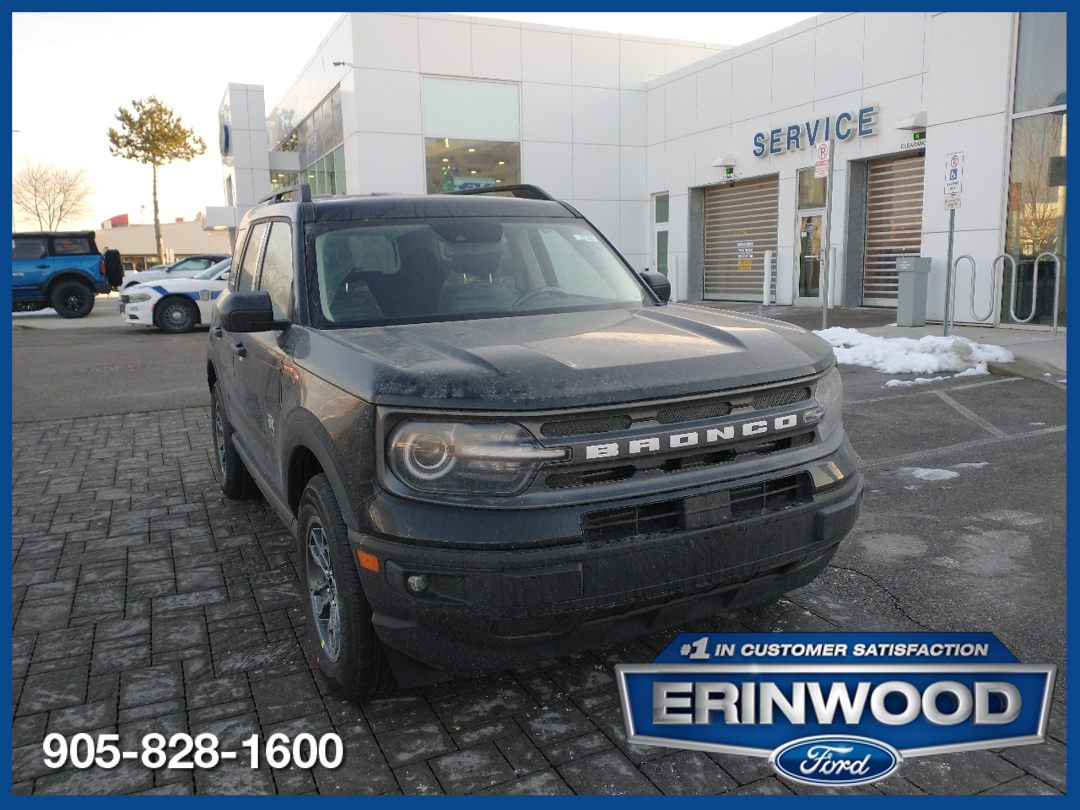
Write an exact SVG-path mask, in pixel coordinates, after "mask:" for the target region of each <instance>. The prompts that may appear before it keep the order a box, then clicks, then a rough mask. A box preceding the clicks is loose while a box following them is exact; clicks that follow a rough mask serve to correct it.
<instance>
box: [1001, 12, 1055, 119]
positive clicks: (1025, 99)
mask: <svg viewBox="0 0 1080 810" xmlns="http://www.w3.org/2000/svg"><path fill="white" fill-rule="evenodd" d="M1065 42H1066V39H1065V12H1064V11H1059V12H1050V11H1024V12H1021V14H1020V39H1019V43H1018V46H1017V52H1016V91H1015V94H1014V100H1013V112H1014V113H1022V112H1029V111H1031V110H1045V109H1046V108H1047V107H1058V106H1061V105H1063V104H1065Z"/></svg>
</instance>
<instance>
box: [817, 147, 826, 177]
mask: <svg viewBox="0 0 1080 810" xmlns="http://www.w3.org/2000/svg"><path fill="white" fill-rule="evenodd" d="M828 176H829V142H828V141H822V142H821V143H819V144H817V145H816V146H815V147H814V177H828Z"/></svg>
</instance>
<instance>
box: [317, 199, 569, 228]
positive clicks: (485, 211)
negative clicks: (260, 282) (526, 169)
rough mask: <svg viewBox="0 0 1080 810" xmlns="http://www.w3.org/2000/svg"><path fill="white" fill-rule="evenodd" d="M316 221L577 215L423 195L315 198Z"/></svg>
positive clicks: (530, 204)
mask: <svg viewBox="0 0 1080 810" xmlns="http://www.w3.org/2000/svg"><path fill="white" fill-rule="evenodd" d="M312 202H313V203H315V221H316V222H336V221H343V220H357V219H420V218H434V217H559V218H562V219H571V218H574V217H575V216H576V215H575V214H574V213H573V212H572V211H570V210H569V209H567V207H566V206H564V205H563V204H562V203H560V202H555V201H553V200H527V199H521V198H518V197H495V196H491V197H481V196H472V195H469V196H466V195H460V196H459V195H453V194H429V195H423V196H415V197H411V196H404V195H403V196H398V195H390V194H387V195H382V194H378V195H371V196H357V197H322V198H319V197H315V198H313V199H312Z"/></svg>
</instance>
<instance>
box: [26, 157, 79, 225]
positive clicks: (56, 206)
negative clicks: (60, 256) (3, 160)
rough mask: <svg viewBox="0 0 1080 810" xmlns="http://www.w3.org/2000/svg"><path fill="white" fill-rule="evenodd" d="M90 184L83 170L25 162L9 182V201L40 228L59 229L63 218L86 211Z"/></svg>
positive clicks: (69, 217)
mask: <svg viewBox="0 0 1080 810" xmlns="http://www.w3.org/2000/svg"><path fill="white" fill-rule="evenodd" d="M93 193H94V188H93V186H91V185H90V183H89V182H88V181H87V179H86V170H85V169H68V168H65V167H63V166H52V165H50V164H47V163H35V162H34V161H27V162H26V163H25V164H24V165H23V167H22V169H20V170H19V172H18V174H16V175H15V179H14V180H12V182H11V202H12V204H13V205H14V206H15V208H16V209H17V210H19V211H21V212H22V213H24V214H25V215H26V216H27V217H29V218H30V219H36V220H37V224H38V229H39V230H42V231H55V230H59V228H60V225H61V224H62V223H63V222H64V221H65V220H69V221H70V220H72V219H77V218H79V217H83V216H86V215H87V214H89V213H90V202H89V200H90V197H91V195H93Z"/></svg>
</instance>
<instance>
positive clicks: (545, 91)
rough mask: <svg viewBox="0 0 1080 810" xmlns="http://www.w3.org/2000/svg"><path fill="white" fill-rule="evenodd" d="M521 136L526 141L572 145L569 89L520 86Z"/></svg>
mask: <svg viewBox="0 0 1080 810" xmlns="http://www.w3.org/2000/svg"><path fill="white" fill-rule="evenodd" d="M521 134H522V137H523V138H524V139H525V140H527V141H562V142H565V143H570V142H571V141H573V140H574V116H573V95H572V93H571V89H570V85H567V84H536V83H534V82H522V85H521Z"/></svg>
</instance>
